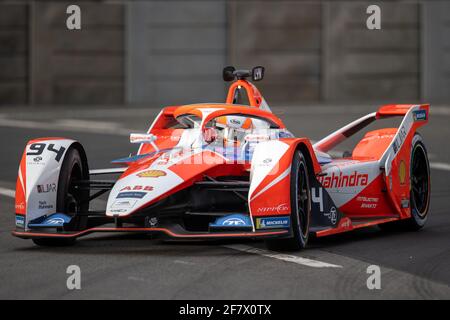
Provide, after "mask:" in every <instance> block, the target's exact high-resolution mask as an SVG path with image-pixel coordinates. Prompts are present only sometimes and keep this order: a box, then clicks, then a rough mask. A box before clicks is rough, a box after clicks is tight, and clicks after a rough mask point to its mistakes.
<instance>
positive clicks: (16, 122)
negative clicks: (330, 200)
mask: <svg viewBox="0 0 450 320" xmlns="http://www.w3.org/2000/svg"><path fill="white" fill-rule="evenodd" d="M374 110H375V107H367V106H365V107H357V106H353V107H347V106H301V107H295V108H292V107H291V108H274V111H275V112H276V113H277V114H278V115H279V116H280V117H281V118H282V119H284V120H285V122H286V124H287V126H288V128H289V129H290V130H291V131H293V132H294V133H295V134H297V135H301V136H307V137H310V138H311V139H313V140H317V139H320V138H321V137H323V136H324V135H325V134H327V133H329V132H331V131H333V130H334V129H337V128H338V127H340V126H342V125H344V124H346V123H347V122H349V121H351V120H352V119H354V118H356V117H358V116H360V115H363V114H365V113H367V112H369V111H374ZM157 112H158V110H157V109H142V108H134V109H122V108H107V109H106V108H72V109H69V110H67V109H66V110H61V109H58V108H54V109H46V108H39V109H25V108H24V109H20V108H19V109H8V108H6V109H5V108H4V109H0V147H1V160H2V163H1V169H0V244H1V245H0V256H1V258H0V284H1V285H0V298H2V299H15V298H25V299H37V298H42V299H60V298H62V299H75V298H82V299H88V298H97V299H103V298H106V299H115V298H117V299H128V298H130V299H131V298H144V299H222V298H223V299H316V298H318V299H323V298H324V299H332V298H337V299H354V298H367V299H383V298H384V299H391V298H398V299H414V298H419V299H421V298H425V299H449V298H450V272H449V271H450V210H449V201H450V184H449V180H450V148H448V145H449V138H450V126H449V123H450V108H446V107H435V108H432V111H431V117H430V123H429V125H428V126H427V127H425V128H423V129H422V131H421V133H422V135H423V137H424V139H425V142H426V144H427V147H428V152H429V156H430V161H431V163H432V172H431V174H432V199H431V201H432V203H431V210H430V216H429V220H428V224H427V225H426V227H425V228H424V229H423V230H421V231H419V232H384V231H381V230H379V229H378V228H377V227H372V228H368V229H364V230H358V231H354V232H350V233H347V234H342V235H337V236H332V237H328V238H321V239H313V240H311V241H310V244H309V247H308V248H307V249H306V250H304V251H302V252H298V253H297V252H296V253H288V254H286V253H278V252H271V251H267V250H266V249H265V248H264V245H263V244H262V243H260V242H245V243H242V242H230V241H228V242H223V241H222V242H183V243H180V242H162V241H160V240H157V239H151V238H150V237H148V236H146V235H127V234H113V235H108V234H97V235H90V236H87V237H85V238H81V239H80V240H79V241H78V243H77V245H76V246H74V247H69V248H42V247H37V246H34V244H33V243H32V242H31V241H29V240H22V239H18V238H14V237H13V236H11V233H10V232H11V230H12V229H13V228H14V203H13V202H14V201H13V200H14V199H13V196H14V188H15V179H16V174H17V168H18V163H19V159H20V157H21V153H22V151H23V148H24V146H25V143H26V142H27V140H29V139H31V138H35V137H41V136H64V137H70V138H74V139H77V140H79V141H80V142H81V143H82V144H83V145H84V146H85V148H86V151H87V154H88V158H89V162H90V167H91V168H102V167H110V164H109V161H110V160H112V159H117V158H120V157H123V156H127V155H128V154H129V153H131V152H135V151H136V146H135V145H130V144H129V142H128V136H127V133H128V132H144V131H145V130H146V129H147V127H148V125H149V124H150V123H151V121H152V120H153V118H154V116H155V115H156V114H157ZM348 145H350V144H348ZM345 147H346V146H345V145H344V146H343V148H344V149H345ZM341 151H342V150H341ZM341 151H340V152H341ZM69 265H77V266H79V267H80V269H81V289H80V290H68V289H67V286H66V280H67V277H68V274H67V273H66V270H67V267H68V266H69ZM370 265H377V266H379V267H380V269H381V289H379V290H377V289H374V290H369V289H368V287H367V283H366V282H367V279H368V277H369V274H368V273H367V268H368V266H370Z"/></svg>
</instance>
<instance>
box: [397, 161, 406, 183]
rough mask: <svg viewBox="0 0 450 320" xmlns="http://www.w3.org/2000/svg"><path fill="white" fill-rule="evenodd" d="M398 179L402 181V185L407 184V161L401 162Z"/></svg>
mask: <svg viewBox="0 0 450 320" xmlns="http://www.w3.org/2000/svg"><path fill="white" fill-rule="evenodd" d="M398 178H399V180H400V184H405V181H406V164H405V161H403V160H401V161H400V164H399V166H398Z"/></svg>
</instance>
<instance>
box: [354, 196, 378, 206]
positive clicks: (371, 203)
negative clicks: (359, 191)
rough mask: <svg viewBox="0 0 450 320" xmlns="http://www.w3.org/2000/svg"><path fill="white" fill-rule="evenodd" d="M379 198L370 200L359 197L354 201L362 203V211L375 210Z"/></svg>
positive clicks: (369, 198)
mask: <svg viewBox="0 0 450 320" xmlns="http://www.w3.org/2000/svg"><path fill="white" fill-rule="evenodd" d="M379 200H380V199H379V198H371V197H364V196H359V197H357V198H356V201H358V202H362V203H361V206H360V208H362V209H375V208H376V207H377V205H378V201H379Z"/></svg>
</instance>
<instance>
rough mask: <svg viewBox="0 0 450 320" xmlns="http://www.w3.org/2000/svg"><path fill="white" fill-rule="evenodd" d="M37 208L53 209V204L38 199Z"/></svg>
mask: <svg viewBox="0 0 450 320" xmlns="http://www.w3.org/2000/svg"><path fill="white" fill-rule="evenodd" d="M38 209H39V210H45V209H53V204H49V203H47V201H44V200H40V201H39V207H38Z"/></svg>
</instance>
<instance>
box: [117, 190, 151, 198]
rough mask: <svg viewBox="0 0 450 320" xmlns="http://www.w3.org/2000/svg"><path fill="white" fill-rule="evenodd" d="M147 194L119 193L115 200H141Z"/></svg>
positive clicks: (136, 192)
mask: <svg viewBox="0 0 450 320" xmlns="http://www.w3.org/2000/svg"><path fill="white" fill-rule="evenodd" d="M146 194H147V192H138V191H130V192H121V193H119V194H118V195H117V197H116V199H123V198H135V199H142V198H143V197H145V195H146Z"/></svg>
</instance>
